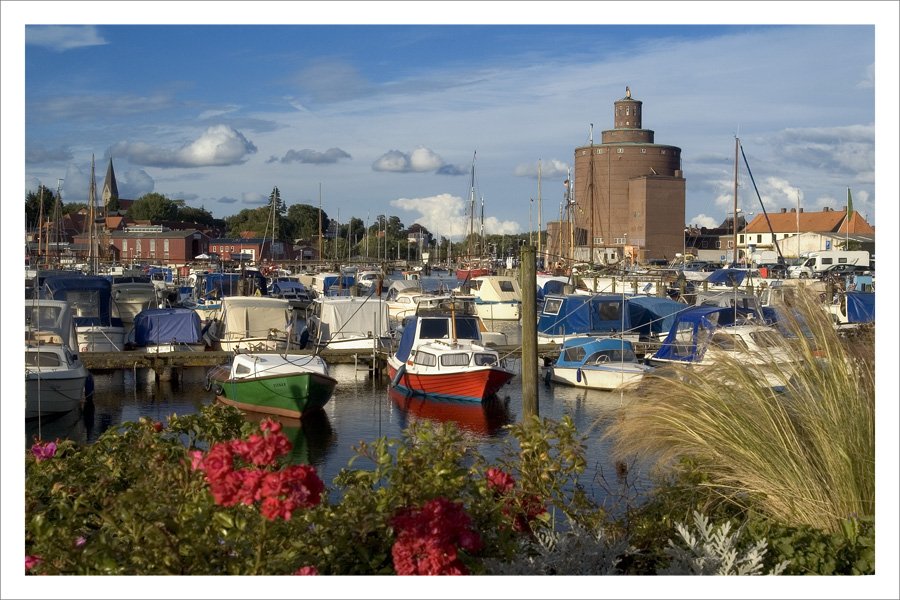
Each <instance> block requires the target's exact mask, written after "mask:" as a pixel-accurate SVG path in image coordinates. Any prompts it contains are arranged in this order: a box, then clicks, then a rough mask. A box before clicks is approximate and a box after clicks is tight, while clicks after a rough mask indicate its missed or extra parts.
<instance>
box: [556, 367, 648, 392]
mask: <svg viewBox="0 0 900 600" xmlns="http://www.w3.org/2000/svg"><path fill="white" fill-rule="evenodd" d="M651 370H652V368H650V367H646V366H643V365H634V366H630V365H629V366H626V367H623V368H621V369H619V368H613V369H610V368H596V367H556V366H554V367H548V368H547V371H546V375H545V377H548V376H549V381H551V382H554V383H561V384H563V385H571V386H573V387H580V388H586V389H591V390H615V389H618V388H620V387H624V386H626V385H630V384H633V383H637V382H639V381H640V380H641V379H642V378H643V377H644V374H646V373H647V372H648V371H651Z"/></svg>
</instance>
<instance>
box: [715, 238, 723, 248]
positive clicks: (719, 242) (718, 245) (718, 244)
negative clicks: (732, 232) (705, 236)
mask: <svg viewBox="0 0 900 600" xmlns="http://www.w3.org/2000/svg"><path fill="white" fill-rule="evenodd" d="M721 247H722V242H721V241H720V240H716V250H718V249H719V248H721Z"/></svg>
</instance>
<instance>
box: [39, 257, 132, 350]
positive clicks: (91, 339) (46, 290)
mask: <svg viewBox="0 0 900 600" xmlns="http://www.w3.org/2000/svg"><path fill="white" fill-rule="evenodd" d="M42 294H43V297H44V298H48V299H50V300H63V301H65V302H66V303H68V304H69V306H70V307H71V308H72V315H73V316H72V318H73V321H74V322H75V332H76V334H77V336H78V351H79V352H119V351H121V350H123V349H124V348H125V326H124V324H123V323H122V319H121V318H120V317H119V309H118V307H117V306H116V303H115V302H114V301H113V299H112V284H111V283H110V281H109V280H108V279H106V278H105V277H101V276H99V275H58V276H53V277H48V278H46V279H45V280H44V285H43V288H42Z"/></svg>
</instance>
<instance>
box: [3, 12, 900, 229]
mask: <svg viewBox="0 0 900 600" xmlns="http://www.w3.org/2000/svg"><path fill="white" fill-rule="evenodd" d="M169 4H170V3H163V5H162V6H161V7H160V10H161V11H162V13H163V14H165V13H166V12H167V11H168V10H169V9H170V8H171V7H170V6H169ZM261 4H262V5H263V7H261V8H260V13H259V15H258V17H259V19H260V20H262V21H266V20H267V19H266V18H265V15H273V14H275V12H274V11H278V10H279V8H281V7H283V6H284V5H283V4H282V3H275V4H274V5H272V6H270V5H267V4H266V3H261ZM342 4H346V3H337V4H336V5H333V6H337V5H342ZM401 4H405V3H401ZM450 4H451V5H452V6H451V7H450V8H447V7H444V10H445V11H448V14H450V15H452V16H453V17H454V20H460V19H459V17H460V16H462V15H464V13H463V12H462V11H461V10H460V9H461V8H462V7H461V6H459V5H460V3H450ZM639 4H641V5H645V4H646V3H639ZM751 4H753V5H755V6H754V8H755V7H756V5H758V3H751ZM801 4H802V3H801ZM876 4H878V3H876ZM882 4H884V3H882ZM888 4H890V3H888ZM101 5H102V7H101V8H102V9H103V12H104V13H106V12H107V10H106V8H107V4H105V3H101ZM254 6H256V3H255V4H254ZM566 6H568V7H569V8H571V10H568V11H566V12H567V15H572V14H573V11H576V10H577V11H579V12H582V13H585V16H587V17H593V20H594V21H595V22H599V21H600V19H599V17H600V16H602V13H599V11H596V5H595V4H593V3H575V4H574V5H566ZM706 6H709V5H708V4H705V5H704V8H705V7H706ZM779 6H783V3H782V4H779ZM854 6H858V5H854ZM356 8H357V9H358V10H359V11H362V13H360V15H359V18H360V19H361V20H362V22H366V19H365V16H364V14H365V12H366V11H367V10H371V9H369V8H368V7H366V6H365V5H363V6H356ZM527 8H528V9H530V10H531V11H532V12H534V8H535V7H530V6H529V7H527ZM658 8H659V10H660V11H662V14H660V15H657V16H659V17H662V16H664V15H665V13H666V12H669V13H672V15H673V16H677V15H678V13H679V12H680V11H673V10H672V9H671V8H670V7H668V6H667V5H666V3H663V4H662V5H659V6H658ZM761 8H764V7H761ZM835 8H836V9H837V10H835V11H834V14H832V15H831V19H832V21H833V22H835V23H839V22H846V15H847V14H859V11H853V12H851V11H850V10H849V9H847V8H844V5H842V4H840V3H839V4H838V5H837V6H836V7H835ZM873 8H875V9H877V8H879V7H878V6H875V7H873ZM5 10H6V8H5ZM33 10H34V9H33V7H32V11H26V12H31V15H30V16H31V17H32V19H25V22H26V23H35V22H39V18H38V19H37V20H35V18H34V17H35V16H36V15H35V14H34V12H33ZM739 10H740V9H739ZM594 11H596V13H595V14H591V13H592V12H594ZM842 11H844V12H843V13H842ZM154 12H155V11H154ZM341 12H350V11H341ZM789 12H790V11H788V14H789ZM895 12H896V11H895ZM764 13H765V10H764V9H763V10H754V13H753V15H754V17H757V18H758V17H760V16H762V17H765V14H764ZM844 13H846V14H844ZM875 13H877V11H875ZM88 14H90V11H88ZM526 14H527V11H526ZM729 14H730V15H731V17H732V19H733V20H737V19H734V17H735V16H737V15H736V14H732V13H729ZM779 14H782V16H783V13H779ZM329 15H330V16H331V19H330V21H331V22H332V23H340V22H341V19H340V17H341V16H342V15H341V14H340V13H339V12H338V11H337V9H335V8H332V9H331V11H330V12H326V13H324V14H323V15H321V16H323V17H326V16H329ZM39 16H40V15H37V17H39ZM54 16H55V17H58V16H59V15H54ZM66 16H69V17H71V18H73V19H77V20H78V21H80V22H84V21H85V20H86V19H85V14H84V13H83V12H82V10H81V9H79V10H69V11H68V15H65V14H63V17H66ZM104 16H105V17H107V18H108V17H110V16H112V17H115V15H114V14H113V15H109V14H105V15H104ZM185 16H186V15H181V17H185ZM232 16H233V15H232ZM385 16H386V15H385V14H379V15H378V17H379V18H384V17H385ZM530 16H532V17H535V18H536V19H537V18H539V17H540V15H539V14H531V15H530ZM681 16H684V15H681ZM777 16H778V15H770V18H771V17H777ZM133 17H134V16H133V15H132V18H131V19H128V18H122V19H121V21H118V22H122V23H128V22H129V21H133V20H134V18H133ZM569 18H570V20H571V21H575V20H576V19H574V17H569ZM169 19H171V20H173V22H174V23H178V16H177V15H169ZM163 20H164V19H161V21H163ZM184 20H185V21H186V20H187V19H184ZM268 20H269V22H271V21H275V20H276V19H268ZM326 20H328V19H326ZM591 20H592V19H590V18H588V19H585V22H589V21H591ZM661 20H665V19H661ZM373 21H374V22H378V19H377V18H375V17H374V15H373ZM58 22H65V18H63V19H60V21H58ZM114 22H115V20H114ZM199 22H201V23H202V21H199ZM538 22H539V21H535V22H533V23H530V24H524V25H502V24H486V25H477V26H476V25H458V26H441V25H427V24H409V25H305V26H304V25H282V26H265V25H262V26H252V25H251V26H248V25H227V24H222V25H213V24H206V25H178V24H172V25H153V26H145V25H97V26H79V25H70V26H42V25H32V26H28V27H26V28H25V31H24V37H21V31H20V37H19V42H20V43H21V44H22V46H23V47H24V73H23V75H24V90H25V97H24V104H23V105H22V107H21V109H22V112H24V124H25V127H24V141H25V144H24V147H25V156H24V161H25V182H24V183H25V186H24V191H25V192H27V191H28V190H35V189H37V186H38V184H39V183H42V184H44V185H47V186H48V187H50V188H56V186H57V184H58V183H59V185H60V186H61V189H62V194H63V199H64V200H65V201H86V200H87V197H88V190H89V174H90V160H91V154H92V153H93V154H94V156H95V160H96V164H97V167H96V172H97V175H96V177H97V179H98V185H102V179H103V176H104V175H105V172H106V166H107V162H108V159H109V157H110V156H112V158H113V164H114V167H115V170H116V175H117V179H118V183H119V191H120V195H121V196H122V197H125V198H137V197H139V196H140V195H141V194H144V193H147V192H151V191H152V192H159V193H162V194H164V195H166V196H168V197H170V198H173V199H174V198H181V199H184V200H185V201H186V202H187V203H188V204H189V205H192V206H198V207H200V206H202V207H203V208H205V209H206V210H209V211H210V212H211V213H212V214H213V215H214V216H217V217H224V216H228V215H231V214H235V213H237V212H239V211H240V210H242V209H244V208H250V207H255V206H259V205H260V204H261V203H265V202H266V199H267V197H268V195H269V193H270V192H271V190H272V188H273V187H275V186H277V187H278V188H279V190H280V192H281V197H282V199H283V200H285V202H286V203H287V204H288V205H290V204H294V203H298V202H302V203H307V204H313V205H316V204H318V201H319V186H320V185H321V196H322V205H323V208H325V210H326V211H327V212H328V214H329V215H330V216H332V217H337V216H338V213H340V219H341V220H342V221H344V222H346V220H347V219H348V218H349V217H350V216H355V217H359V218H361V219H364V220H367V219H370V218H372V219H374V217H375V216H376V215H378V214H396V215H398V216H399V217H400V218H401V220H402V221H403V223H404V224H405V225H407V226H408V225H411V224H413V223H415V222H418V223H421V224H422V225H424V226H426V227H427V228H429V229H430V230H431V231H432V232H437V233H441V234H442V235H450V234H452V235H453V236H454V237H456V236H459V235H460V234H461V233H462V232H463V230H464V228H465V223H466V222H467V217H466V216H465V211H466V209H467V207H468V204H469V201H468V199H469V187H470V173H471V168H472V163H473V156H474V162H475V178H476V181H475V184H476V185H475V188H476V189H475V193H476V198H477V199H476V202H477V203H479V204H480V201H481V199H482V198H483V199H484V206H485V208H484V214H485V228H486V230H487V231H488V232H491V233H515V232H520V231H528V230H529V229H530V228H537V223H538V215H537V214H536V213H537V211H538V203H537V199H538V195H539V194H540V196H541V211H542V218H541V221H542V223H544V224H546V222H547V221H548V220H553V219H555V218H557V217H558V213H559V205H560V202H561V200H562V196H563V191H564V188H563V185H562V183H563V181H564V180H565V179H566V175H567V169H570V168H571V167H572V164H573V155H574V149H575V148H576V147H579V146H582V145H586V144H588V143H590V131H591V124H593V130H594V134H593V135H594V139H595V141H598V142H599V140H600V137H601V132H602V131H603V130H604V129H611V128H612V126H613V123H612V106H613V102H614V101H615V100H617V99H619V98H621V97H623V96H624V93H625V86H629V87H630V89H631V91H632V95H633V97H634V98H636V99H638V100H641V101H643V103H644V105H643V108H644V122H643V126H644V127H645V128H647V129H652V130H654V131H655V134H656V142H657V143H661V144H668V145H674V146H678V147H680V148H681V149H682V155H683V170H684V175H685V177H686V179H687V208H686V213H687V215H686V216H687V220H688V222H689V223H695V224H699V225H706V226H715V225H716V224H718V223H720V222H721V221H722V220H723V219H724V218H725V217H726V213H728V212H730V211H731V210H732V206H733V200H732V190H733V179H734V173H733V169H734V164H733V163H734V137H735V136H738V137H739V138H740V139H741V144H742V146H743V148H744V151H745V153H746V154H747V157H748V160H749V162H750V168H751V170H752V172H753V176H754V178H755V180H756V184H757V186H758V188H759V192H760V195H761V196H762V197H763V200H764V202H765V204H766V209H767V210H770V211H772V210H778V209H779V208H781V207H788V208H790V207H794V206H796V205H797V202H798V196H799V200H800V203H801V206H802V207H804V209H805V210H817V209H821V208H822V207H824V206H828V207H831V208H838V209H840V207H842V206H844V205H845V204H846V191H847V188H848V187H850V188H851V191H852V194H853V203H854V208H856V209H857V210H859V211H860V212H861V213H862V214H863V215H864V216H866V217H867V218H868V220H869V221H870V222H872V223H874V222H875V197H876V186H875V176H874V174H875V137H876V136H875V132H876V128H875V108H876V102H875V100H876V89H875V56H876V50H877V48H876V43H875V39H876V36H875V26H874V25H872V24H869V25H865V24H862V25H831V24H822V25H800V26H783V25H778V24H777V20H776V21H773V22H772V23H773V24H770V25H758V26H744V25H740V26H733V25H690V26H688V25H640V26H636V25H627V24H622V25H596V24H595V25H573V24H564V25H540V24H537V23H538ZM723 22H726V23H727V22H728V20H727V19H726V20H724V21H723ZM759 22H763V23H764V22H765V18H763V19H759ZM873 22H874V19H873ZM422 23H428V20H424V21H422ZM626 23H627V21H626ZM826 23H827V21H826ZM20 29H21V27H20ZM895 29H896V26H895ZM4 37H6V36H4ZM19 50H20V51H21V50H22V48H19ZM893 61H894V62H893V65H894V66H895V67H896V57H894V59H893ZM879 66H880V67H881V66H883V65H882V62H879ZM4 71H5V69H4ZM4 77H6V73H4ZM892 77H893V81H896V69H894V73H893V76H892ZM4 89H7V86H6V85H4ZM893 118H896V116H895V115H894V117H893ZM879 131H880V132H881V131H883V130H879ZM476 151H477V156H475V153H476ZM539 163H540V165H541V174H542V177H541V185H540V189H539V186H538V179H537V171H538V164H539ZM739 177H740V191H739V194H738V198H739V206H740V207H741V208H742V210H744V211H745V212H757V213H758V212H760V209H759V203H758V200H757V198H756V193H755V191H754V190H753V187H752V184H751V182H750V180H749V178H748V177H747V171H746V168H745V167H744V165H743V164H742V165H741V167H740V175H739ZM59 179H62V180H63V181H62V182H59V181H58V180H59ZM19 189H20V190H21V188H19ZM20 193H22V192H20ZM532 198H533V199H534V200H535V202H534V204H532V203H531V202H530V199H532ZM476 210H479V211H480V209H476Z"/></svg>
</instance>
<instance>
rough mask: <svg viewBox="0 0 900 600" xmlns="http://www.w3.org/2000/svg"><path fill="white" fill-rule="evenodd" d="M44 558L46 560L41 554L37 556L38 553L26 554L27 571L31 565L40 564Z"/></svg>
mask: <svg viewBox="0 0 900 600" xmlns="http://www.w3.org/2000/svg"><path fill="white" fill-rule="evenodd" d="M42 560H44V559H43V558H41V557H40V556H37V555H34V556H26V557H25V570H26V571H27V570H28V569H30V568H31V567H33V566H35V565H36V564H38V563H39V562H41V561H42Z"/></svg>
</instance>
